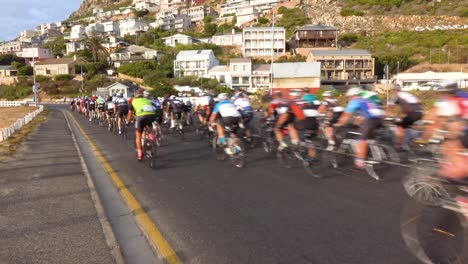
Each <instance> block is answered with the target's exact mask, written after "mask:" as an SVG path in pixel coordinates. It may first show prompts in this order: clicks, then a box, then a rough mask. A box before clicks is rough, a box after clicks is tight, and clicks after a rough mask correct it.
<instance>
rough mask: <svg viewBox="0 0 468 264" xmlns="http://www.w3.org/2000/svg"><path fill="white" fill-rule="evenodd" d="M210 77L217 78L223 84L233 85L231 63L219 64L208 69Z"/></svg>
mask: <svg viewBox="0 0 468 264" xmlns="http://www.w3.org/2000/svg"><path fill="white" fill-rule="evenodd" d="M208 78H210V79H216V80H217V81H218V82H219V83H220V84H221V85H225V86H228V87H231V85H232V78H231V71H230V68H229V65H218V66H214V67H211V69H209V70H208Z"/></svg>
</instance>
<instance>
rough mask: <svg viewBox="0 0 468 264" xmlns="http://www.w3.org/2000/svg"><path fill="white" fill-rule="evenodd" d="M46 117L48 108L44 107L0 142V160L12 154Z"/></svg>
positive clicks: (47, 116)
mask: <svg viewBox="0 0 468 264" xmlns="http://www.w3.org/2000/svg"><path fill="white" fill-rule="evenodd" d="M48 118H49V110H47V109H44V111H42V113H40V114H39V115H37V116H36V117H35V118H34V119H33V120H32V121H31V122H29V123H28V124H27V125H25V126H23V127H22V128H21V129H20V130H19V131H17V132H16V133H14V134H13V135H12V136H11V137H9V138H8V139H7V140H5V141H3V142H0V161H4V160H6V159H8V158H9V157H11V156H13V155H14V154H15V153H16V151H17V150H18V148H19V147H21V143H23V141H24V140H25V139H26V138H27V137H28V136H29V134H31V133H32V132H33V131H35V130H36V128H37V127H38V126H39V125H40V124H42V123H44V122H46V121H47V119H48Z"/></svg>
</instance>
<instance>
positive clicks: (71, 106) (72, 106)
mask: <svg viewBox="0 0 468 264" xmlns="http://www.w3.org/2000/svg"><path fill="white" fill-rule="evenodd" d="M75 106H76V101H75V98H72V99H71V102H70V109H71V110H72V111H74V110H75Z"/></svg>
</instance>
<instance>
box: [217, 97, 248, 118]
mask: <svg viewBox="0 0 468 264" xmlns="http://www.w3.org/2000/svg"><path fill="white" fill-rule="evenodd" d="M213 113H215V114H219V115H220V116H221V117H240V116H241V115H240V113H239V111H237V108H236V106H235V105H234V104H233V103H232V102H231V101H229V100H224V101H221V102H219V103H217V104H216V105H215V107H214V109H213Z"/></svg>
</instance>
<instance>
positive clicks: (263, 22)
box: [258, 17, 270, 24]
mask: <svg viewBox="0 0 468 264" xmlns="http://www.w3.org/2000/svg"><path fill="white" fill-rule="evenodd" d="M269 22H270V20H268V18H266V17H261V18H259V19H258V23H260V24H268V23H269Z"/></svg>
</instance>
